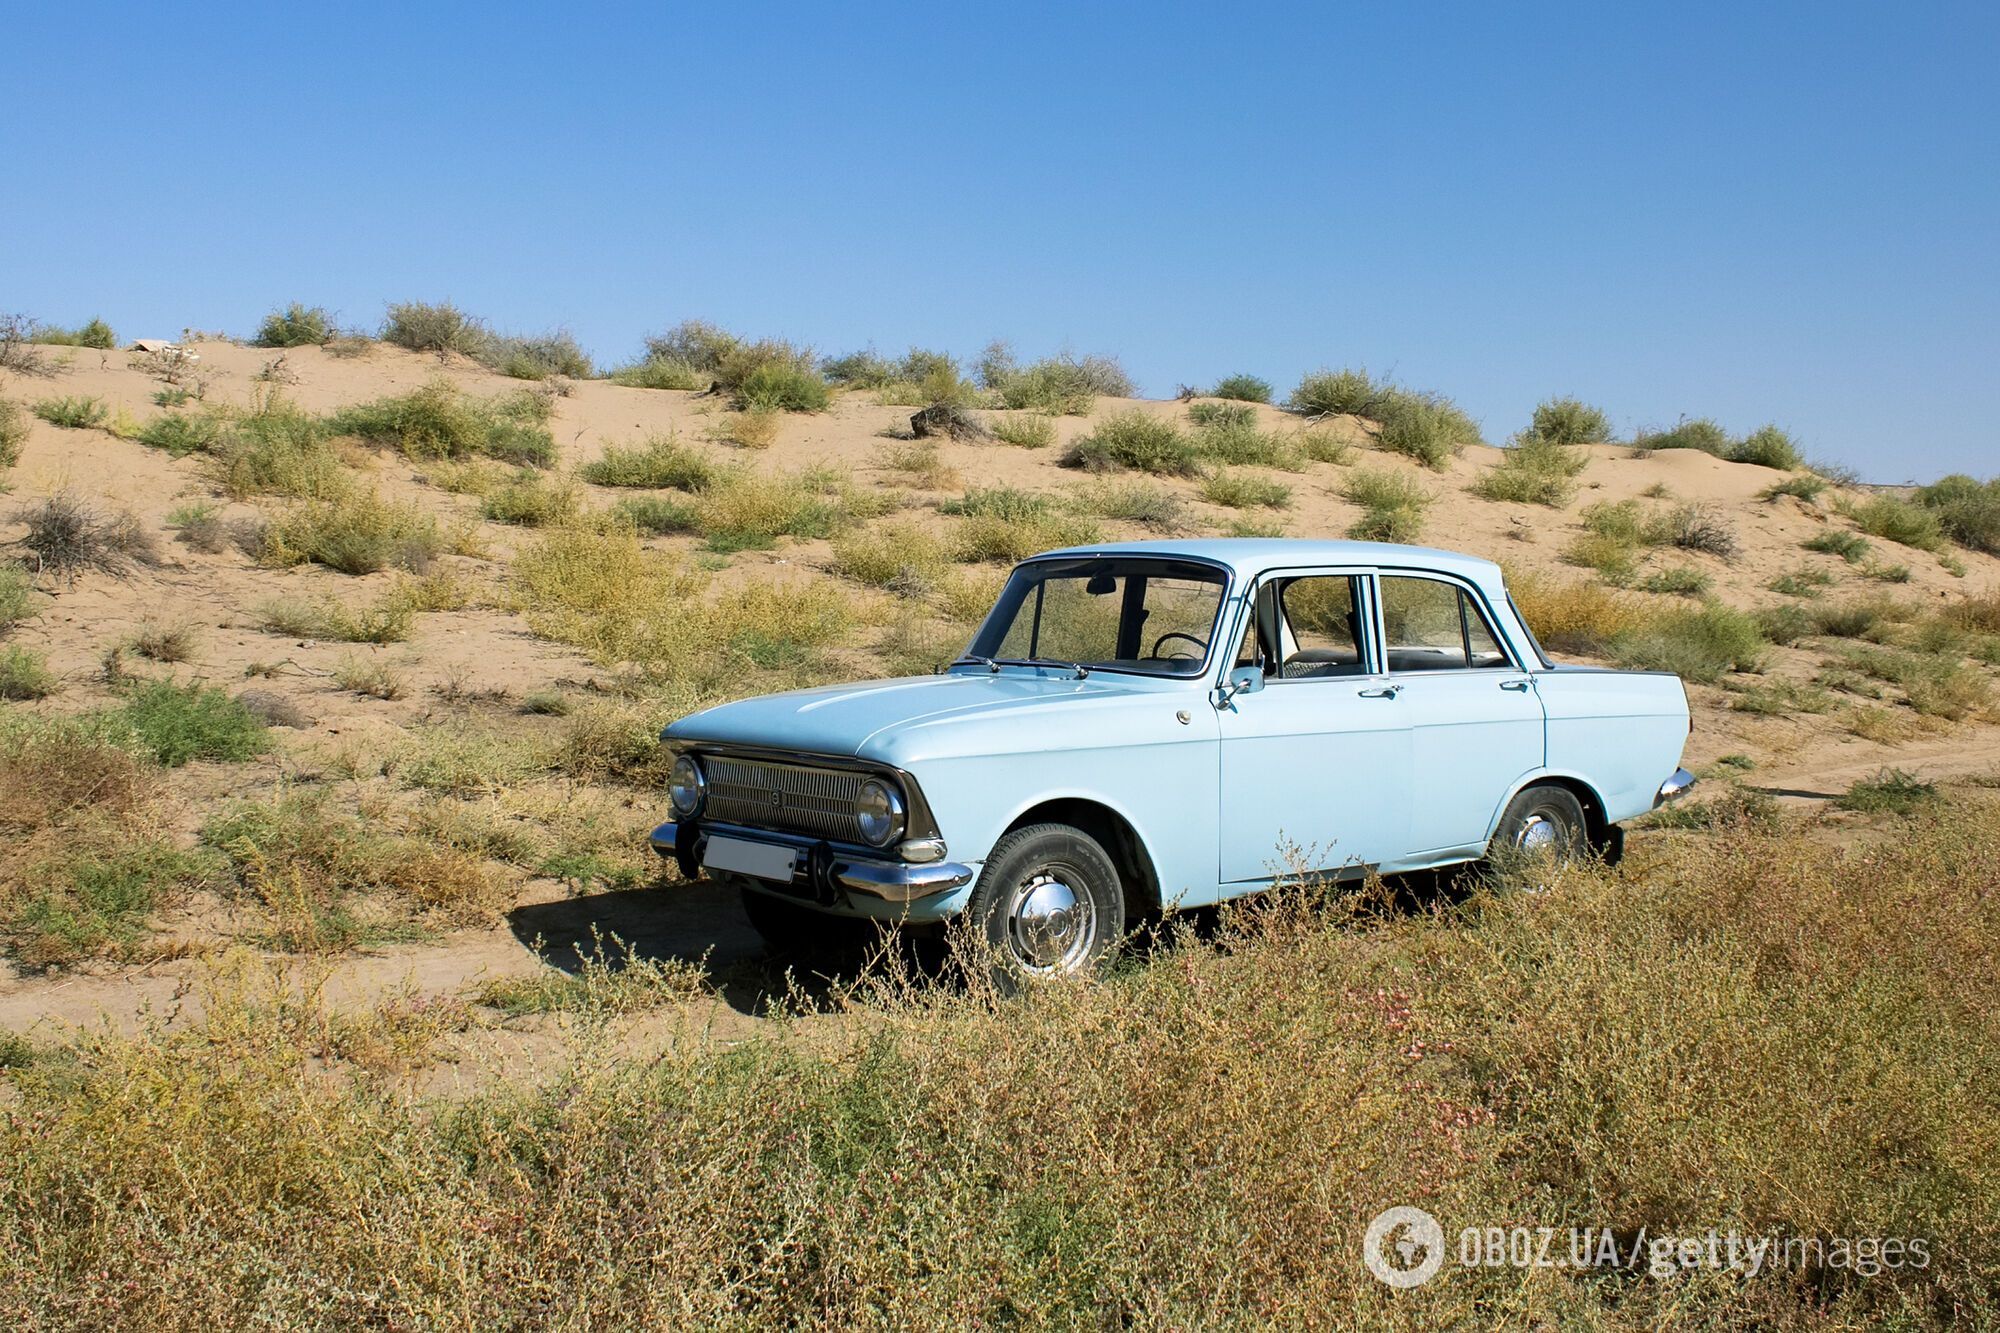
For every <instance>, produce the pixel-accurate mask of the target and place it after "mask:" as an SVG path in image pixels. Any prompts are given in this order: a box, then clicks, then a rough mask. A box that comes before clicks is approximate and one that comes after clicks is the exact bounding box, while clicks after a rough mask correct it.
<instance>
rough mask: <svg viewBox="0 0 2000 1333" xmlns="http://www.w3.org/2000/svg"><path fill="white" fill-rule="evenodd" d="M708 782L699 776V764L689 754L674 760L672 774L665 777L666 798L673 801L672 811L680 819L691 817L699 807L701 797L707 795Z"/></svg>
mask: <svg viewBox="0 0 2000 1333" xmlns="http://www.w3.org/2000/svg"><path fill="white" fill-rule="evenodd" d="M707 792H708V783H707V782H706V780H704V779H703V777H702V776H701V765H700V764H697V763H696V762H695V761H694V758H693V756H691V755H685V754H684V755H682V756H681V757H680V758H678V759H676V760H674V772H673V776H672V777H670V778H668V779H667V799H668V800H670V801H672V802H673V803H674V813H675V814H677V815H679V816H680V817H681V818H682V819H692V818H693V817H694V816H695V814H696V813H697V812H699V811H700V809H701V798H702V797H703V796H705V795H707Z"/></svg>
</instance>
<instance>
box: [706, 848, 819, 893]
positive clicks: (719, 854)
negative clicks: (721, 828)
mask: <svg viewBox="0 0 2000 1333" xmlns="http://www.w3.org/2000/svg"><path fill="white" fill-rule="evenodd" d="M701 863H702V865H703V866H704V867H706V868H707V869H709V870H727V871H731V872H733V873H735V874H738V875H753V876H755V877H756V878H758V879H771V880H776V881H778V882H779V883H780V884H789V883H791V880H792V871H793V870H794V869H796V868H797V867H798V863H799V854H798V853H797V852H795V851H793V850H792V849H791V848H789V847H773V846H772V845H771V844H770V843H767V842H745V841H744V840H743V839H741V838H710V839H709V840H708V850H707V851H705V852H703V853H702V856H701Z"/></svg>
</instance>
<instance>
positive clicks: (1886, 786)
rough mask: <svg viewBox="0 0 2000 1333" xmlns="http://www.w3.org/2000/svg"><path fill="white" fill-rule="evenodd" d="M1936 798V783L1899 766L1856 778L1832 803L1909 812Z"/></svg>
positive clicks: (1879, 811)
mask: <svg viewBox="0 0 2000 1333" xmlns="http://www.w3.org/2000/svg"><path fill="white" fill-rule="evenodd" d="M1938 799H1939V792H1938V789H1937V784H1936V783H1934V782H1925V781H1924V780H1923V779H1921V778H1919V777H1917V776H1916V775H1915V774H1914V773H1906V772H1904V771H1903V770H1902V769H1900V768H1884V769H1882V770H1881V771H1880V772H1878V773H1877V774H1876V775H1875V776H1874V777H1872V778H1861V779H1859V780H1857V781H1856V782H1855V783H1854V784H1853V785H1852V786H1850V787H1848V789H1847V790H1846V791H1845V792H1843V793H1842V794H1841V795H1840V796H1839V798H1838V799H1836V800H1835V801H1834V804H1835V805H1837V806H1839V807H1840V808H1841V809H1842V810H1855V811H1859V812H1860V813H1862V814H1869V815H1876V814H1893V815H1912V814H1915V813H1916V812H1917V811H1918V810H1920V809H1922V808H1923V807H1924V806H1927V805H1930V804H1932V803H1933V802H1935V801H1937V800H1938Z"/></svg>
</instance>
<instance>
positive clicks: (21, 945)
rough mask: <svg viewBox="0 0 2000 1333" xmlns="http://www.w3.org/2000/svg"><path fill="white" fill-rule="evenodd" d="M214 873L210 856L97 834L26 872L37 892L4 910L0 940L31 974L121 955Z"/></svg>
mask: <svg viewBox="0 0 2000 1333" xmlns="http://www.w3.org/2000/svg"><path fill="white" fill-rule="evenodd" d="M212 874H213V870H212V867H211V865H210V863H209V861H208V860H207V859H206V858H204V857H201V856H198V855H196V854H195V853H192V852H186V851H182V850H180V849H178V848H176V847H173V846H171V845H170V844H168V843H165V842H162V841H159V840H156V839H153V838H147V837H136V838H135V837H131V836H120V837H115V838H114V837H112V836H108V835H106V834H104V833H101V832H99V831H97V830H91V831H90V832H89V833H88V834H87V835H86V836H85V837H83V838H82V839H80V840H77V841H73V842H71V843H69V845H67V846H65V847H64V848H63V849H62V850H60V851H57V852H55V853H53V854H51V855H48V856H44V857H41V858H38V859H37V860H35V861H34V862H33V863H32V864H30V865H29V866H27V867H26V874H25V876H24V879H25V882H26V883H27V884H29V885H32V887H31V888H29V889H28V891H27V892H26V893H24V894H23V895H22V896H21V897H20V898H18V899H16V900H15V901H13V902H11V903H8V904H6V906H5V908H4V910H0V934H4V936H5V937H6V940H7V945H8V952H10V953H12V954H13V955H14V957H16V958H17V959H19V960H20V961H21V962H22V963H23V964H24V965H26V966H28V967H30V968H47V967H57V966H68V965H71V964H74V963H78V962H81V961H83V960H84V959H87V958H93V957H99V956H104V955H111V956H116V955H117V954H118V952H119V951H120V950H122V949H124V948H127V947H129V946H131V945H133V944H136V943H137V942H138V941H139V940H140V939H142V938H143V937H144V935H145V934H146V928H147V922H148V919H149V918H150V917H151V916H152V915H153V914H154V913H155V912H157V911H159V910H160V909H161V908H162V907H164V906H166V905H167V904H168V903H169V902H170V901H172V899H173V898H175V897H176V896H178V895H179V894H180V893H182V892H183V891H185V890H187V889H189V888H192V887H194V886H196V885H198V884H201V883H203V882H205V881H207V880H208V879H209V878H210V877H211V876H212Z"/></svg>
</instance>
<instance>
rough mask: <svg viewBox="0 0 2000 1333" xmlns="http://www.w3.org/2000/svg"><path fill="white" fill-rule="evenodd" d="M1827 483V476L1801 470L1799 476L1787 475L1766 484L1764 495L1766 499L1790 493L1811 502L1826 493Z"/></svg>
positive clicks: (1773, 498)
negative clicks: (1781, 479)
mask: <svg viewBox="0 0 2000 1333" xmlns="http://www.w3.org/2000/svg"><path fill="white" fill-rule="evenodd" d="M1827 485H1828V482H1827V480H1826V478H1825V477H1822V476H1820V475H1818V474H1817V473H1813V472H1801V473H1799V474H1798V475H1797V476H1792V477H1786V478H1785V479H1784V480H1783V481H1779V482H1773V483H1772V484H1771V485H1769V486H1766V487H1765V488H1764V490H1763V492H1762V495H1763V498H1764V499H1766V500H1775V499H1777V498H1778V497H1779V496H1781V495H1790V496H1793V497H1795V498H1797V499H1800V500H1804V501H1806V502H1808V503H1810V502H1812V501H1814V500H1817V499H1819V497H1820V496H1822V495H1824V494H1825V493H1826V488H1827Z"/></svg>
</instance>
